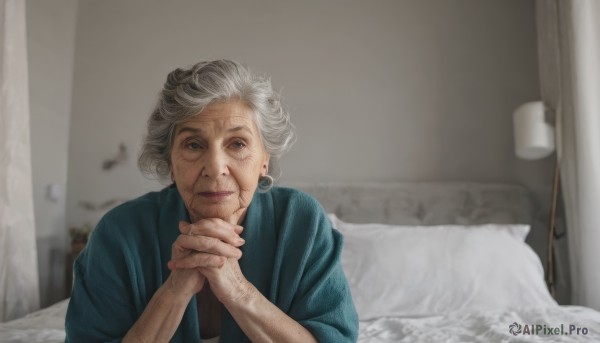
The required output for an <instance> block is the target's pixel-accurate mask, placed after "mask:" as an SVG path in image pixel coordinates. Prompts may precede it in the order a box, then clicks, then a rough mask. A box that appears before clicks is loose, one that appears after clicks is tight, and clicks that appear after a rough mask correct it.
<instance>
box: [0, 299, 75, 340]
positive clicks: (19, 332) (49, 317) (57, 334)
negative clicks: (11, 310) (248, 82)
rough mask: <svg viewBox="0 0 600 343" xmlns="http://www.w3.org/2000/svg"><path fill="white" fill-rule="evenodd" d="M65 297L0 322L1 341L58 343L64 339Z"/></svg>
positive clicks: (67, 301) (66, 300) (66, 303)
mask: <svg viewBox="0 0 600 343" xmlns="http://www.w3.org/2000/svg"><path fill="white" fill-rule="evenodd" d="M68 304H69V300H68V299H65V300H63V301H60V302H58V303H56V304H54V305H52V306H50V307H47V308H45V309H43V310H40V311H36V312H33V313H30V314H28V315H26V316H25V317H23V318H19V319H15V320H13V321H10V322H6V323H2V324H0V342H1V343H41V342H44V343H58V342H61V343H62V342H64V341H65V314H66V313H67V305H68Z"/></svg>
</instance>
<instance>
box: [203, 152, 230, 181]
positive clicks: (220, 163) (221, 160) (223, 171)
mask: <svg viewBox="0 0 600 343" xmlns="http://www.w3.org/2000/svg"><path fill="white" fill-rule="evenodd" d="M228 173H229V170H228V168H227V156H226V154H225V152H224V151H222V150H221V149H219V148H216V147H213V148H210V149H208V151H207V154H206V158H205V159H204V166H202V176H205V177H208V178H211V179H216V178H217V177H219V176H221V175H227V174H228Z"/></svg>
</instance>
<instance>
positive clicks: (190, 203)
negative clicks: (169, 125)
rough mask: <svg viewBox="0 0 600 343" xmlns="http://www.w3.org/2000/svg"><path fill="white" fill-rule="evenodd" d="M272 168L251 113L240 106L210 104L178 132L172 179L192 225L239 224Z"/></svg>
mask: <svg viewBox="0 0 600 343" xmlns="http://www.w3.org/2000/svg"><path fill="white" fill-rule="evenodd" d="M268 165H269V156H268V154H267V153H266V152H265V148H264V146H263V144H262V141H261V139H260V134H259V131H258V129H257V127H256V125H255V123H254V120H253V113H252V110H251V109H250V108H249V107H248V106H247V105H245V104H244V103H243V102H241V101H239V100H230V101H226V102H219V103H214V104H211V105H209V106H207V107H206V108H205V109H204V110H203V111H202V112H200V113H199V114H198V115H196V116H194V117H192V118H191V119H189V120H187V121H185V122H183V123H181V124H178V125H177V126H176V127H175V130H174V138H173V147H172V150H171V166H170V168H171V175H172V177H173V180H174V181H175V184H176V185H177V189H178V191H179V194H180V195H181V197H182V198H183V200H184V202H185V204H186V207H187V209H188V212H189V214H190V219H191V220H192V221H193V222H196V221H198V220H200V219H206V218H220V219H223V220H225V221H229V222H233V223H234V224H239V223H241V221H242V219H243V215H244V214H245V212H246V208H247V207H248V205H249V204H250V201H252V196H253V195H254V191H255V190H256V187H257V185H258V179H259V177H260V176H261V175H266V174H267V168H268Z"/></svg>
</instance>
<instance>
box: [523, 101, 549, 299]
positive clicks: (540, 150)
mask: <svg viewBox="0 0 600 343" xmlns="http://www.w3.org/2000/svg"><path fill="white" fill-rule="evenodd" d="M553 114H554V111H552V110H551V109H548V108H546V106H544V103H543V102H542V101H533V102H528V103H525V104H523V105H521V106H519V108H517V109H516V110H515V112H514V114H513V124H514V136H515V153H516V155H517V157H519V158H522V159H525V160H538V159H542V158H545V157H548V156H550V155H551V154H552V153H553V152H554V150H555V148H556V144H555V129H554V125H552V124H551V122H553V121H555V118H550V117H555V115H553ZM558 186H559V167H558V157H557V158H556V164H555V167H554V178H553V181H552V201H551V207H550V220H549V223H548V250H547V262H548V263H547V267H546V269H547V270H546V283H547V285H548V289H549V290H550V294H551V295H552V297H553V298H555V299H556V285H555V283H554V239H555V238H559V237H558V236H556V230H555V224H556V202H557V197H558Z"/></svg>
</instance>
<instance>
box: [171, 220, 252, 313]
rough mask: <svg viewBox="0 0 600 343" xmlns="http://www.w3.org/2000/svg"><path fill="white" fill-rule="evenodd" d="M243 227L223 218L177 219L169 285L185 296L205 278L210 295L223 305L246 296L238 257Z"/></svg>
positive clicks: (199, 288)
mask: <svg viewBox="0 0 600 343" xmlns="http://www.w3.org/2000/svg"><path fill="white" fill-rule="evenodd" d="M242 230H243V227H241V226H240V225H235V224H231V223H228V222H226V221H224V220H221V219H217V218H211V219H202V220H199V221H197V222H195V223H193V224H190V223H188V222H184V221H181V222H179V232H180V233H181V234H180V235H179V237H178V238H177V239H176V240H175V242H174V243H173V246H172V253H171V260H170V261H169V263H168V267H169V269H170V270H171V275H170V276H169V279H170V280H169V281H170V283H171V287H175V288H176V289H177V290H178V291H179V292H182V294H185V295H187V296H190V297H191V296H192V295H193V294H195V293H198V292H200V290H201V289H202V288H203V286H204V283H205V282H206V281H208V282H209V283H210V287H211V290H212V292H213V293H214V295H215V296H216V297H217V299H218V300H219V301H220V302H221V303H223V304H225V303H226V302H228V301H237V300H238V299H239V298H240V297H243V296H245V295H246V293H247V290H248V289H249V285H248V281H247V280H246V278H245V277H244V275H243V274H242V272H241V270H240V266H239V263H238V260H239V259H240V258H241V257H242V251H241V250H240V249H239V248H240V247H241V246H242V245H243V244H244V243H245V242H244V240H243V239H242V238H241V237H240V236H239V235H240V234H241V233H242Z"/></svg>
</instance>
